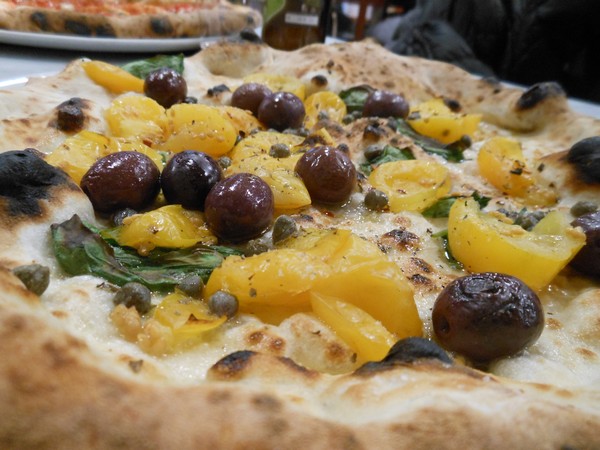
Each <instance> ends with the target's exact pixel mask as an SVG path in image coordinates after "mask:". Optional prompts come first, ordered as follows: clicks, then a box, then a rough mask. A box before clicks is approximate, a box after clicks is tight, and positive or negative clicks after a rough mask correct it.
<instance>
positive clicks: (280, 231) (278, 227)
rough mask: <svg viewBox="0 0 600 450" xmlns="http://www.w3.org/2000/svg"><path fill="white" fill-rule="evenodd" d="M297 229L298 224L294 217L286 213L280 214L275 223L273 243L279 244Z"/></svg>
mask: <svg viewBox="0 0 600 450" xmlns="http://www.w3.org/2000/svg"><path fill="white" fill-rule="evenodd" d="M297 230H298V227H297V226H296V221H295V220H294V219H292V218H291V217H290V216H286V215H285V214H284V215H282V216H279V217H278V218H277V220H275V223H274V224H273V244H277V243H278V242H281V241H283V240H284V239H287V238H289V237H290V236H292V235H293V234H294V233H295V232H296V231H297Z"/></svg>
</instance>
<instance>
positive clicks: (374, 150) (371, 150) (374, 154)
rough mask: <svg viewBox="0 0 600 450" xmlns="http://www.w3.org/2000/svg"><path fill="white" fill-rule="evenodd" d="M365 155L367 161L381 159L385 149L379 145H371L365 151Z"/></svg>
mask: <svg viewBox="0 0 600 450" xmlns="http://www.w3.org/2000/svg"><path fill="white" fill-rule="evenodd" d="M363 153H364V155H365V158H367V161H373V160H374V159H375V158H379V157H380V156H381V154H382V153H383V147H382V146H381V145H378V144H371V145H369V146H367V147H366V148H365V149H364V150H363Z"/></svg>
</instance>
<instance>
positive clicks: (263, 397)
mask: <svg viewBox="0 0 600 450" xmlns="http://www.w3.org/2000/svg"><path fill="white" fill-rule="evenodd" d="M252 403H253V404H254V405H255V406H256V407H257V409H260V410H262V411H266V412H272V413H276V412H279V411H281V407H282V405H281V401H279V399H278V398H276V397H274V396H272V395H269V394H257V395H256V396H255V397H254V398H253V399H252Z"/></svg>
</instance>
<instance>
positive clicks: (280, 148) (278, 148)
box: [269, 142, 292, 158]
mask: <svg viewBox="0 0 600 450" xmlns="http://www.w3.org/2000/svg"><path fill="white" fill-rule="evenodd" d="M291 154H292V152H291V151H290V147H289V145H287V144H284V143H281V142H280V143H278V144H273V145H272V146H271V148H270V149H269V155H270V156H272V157H273V158H288V157H289V156H290V155H291Z"/></svg>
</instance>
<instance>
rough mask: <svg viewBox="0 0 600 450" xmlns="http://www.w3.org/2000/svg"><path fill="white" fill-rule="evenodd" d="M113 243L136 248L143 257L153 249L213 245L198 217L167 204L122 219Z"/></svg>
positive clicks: (195, 212) (210, 235) (195, 213)
mask: <svg viewBox="0 0 600 450" xmlns="http://www.w3.org/2000/svg"><path fill="white" fill-rule="evenodd" d="M116 240H117V242H118V243H119V244H120V245H124V246H127V247H132V248H135V249H137V251H138V253H140V254H147V253H148V252H149V251H150V250H152V249H154V248H156V247H163V248H187V247H191V246H193V245H195V244H197V243H198V242H204V243H215V242H216V238H215V237H214V235H212V234H211V232H210V231H209V230H208V228H207V227H206V226H205V224H204V220H203V219H202V214H201V213H200V212H198V211H191V210H187V209H184V208H183V207H182V206H181V205H167V206H163V207H161V208H158V209H155V210H153V211H150V212H147V213H144V214H136V215H134V216H131V217H128V218H126V219H125V220H124V221H123V225H122V226H121V228H120V229H119V232H118V233H117V236H116Z"/></svg>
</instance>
